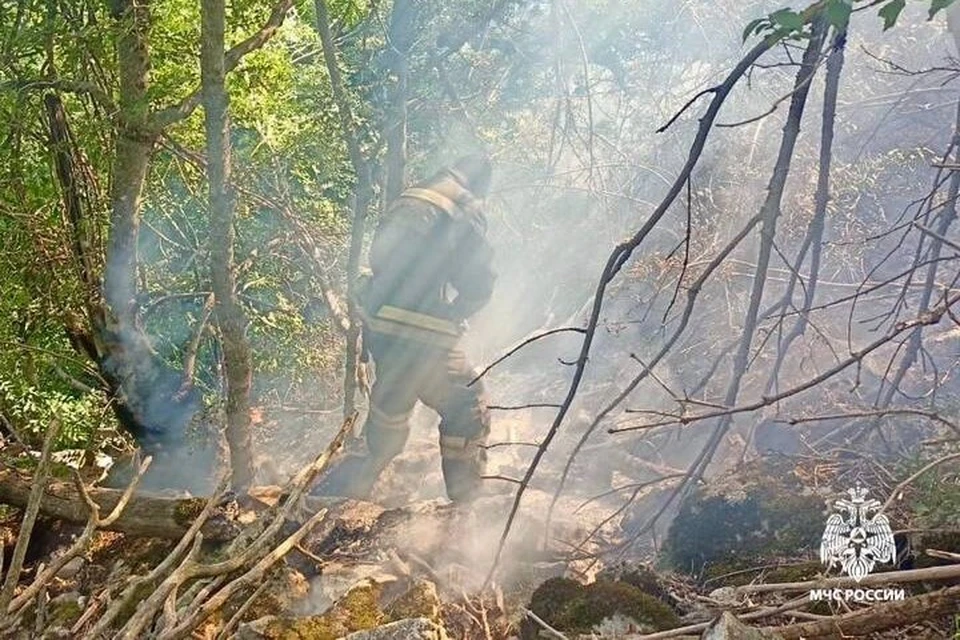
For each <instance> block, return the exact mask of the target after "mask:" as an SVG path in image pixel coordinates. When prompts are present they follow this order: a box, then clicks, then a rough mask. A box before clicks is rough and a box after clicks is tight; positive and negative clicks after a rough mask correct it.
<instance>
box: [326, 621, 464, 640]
mask: <svg viewBox="0 0 960 640" xmlns="http://www.w3.org/2000/svg"><path fill="white" fill-rule="evenodd" d="M446 637H447V634H446V632H444V630H443V627H441V626H439V625H438V624H436V623H434V622H432V621H430V620H428V619H427V618H406V619H404V620H397V621H396V622H391V623H390V624H385V625H383V626H380V627H376V628H374V629H368V630H366V631H357V632H355V633H351V634H350V635H348V636H345V637H344V639H343V640H445V639H446Z"/></svg>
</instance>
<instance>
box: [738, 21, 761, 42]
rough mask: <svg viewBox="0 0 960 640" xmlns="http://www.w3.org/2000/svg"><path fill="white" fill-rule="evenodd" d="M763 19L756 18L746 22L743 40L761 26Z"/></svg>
mask: <svg viewBox="0 0 960 640" xmlns="http://www.w3.org/2000/svg"><path fill="white" fill-rule="evenodd" d="M764 20H765V19H764V18H757V19H756V20H751V21H750V22H749V23H747V28H746V29H744V30H743V41H744V42H746V41H747V38H749V37H750V36H752V35H753V34H754V33H756V32H757V31H759V30H760V29H762V28H763V23H764Z"/></svg>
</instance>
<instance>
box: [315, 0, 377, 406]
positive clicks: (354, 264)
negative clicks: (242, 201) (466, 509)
mask: <svg viewBox="0 0 960 640" xmlns="http://www.w3.org/2000/svg"><path fill="white" fill-rule="evenodd" d="M314 7H315V8H316V12H317V33H318V35H319V36H320V42H321V44H322V46H323V59H324V62H325V63H326V66H327V73H328V74H329V75H330V89H331V92H332V93H333V100H334V103H335V104H336V106H337V113H338V115H339V116H340V128H341V130H342V131H343V139H344V142H345V143H346V146H347V153H348V155H349V156H350V164H351V165H353V170H354V172H355V173H356V175H357V185H356V190H355V192H354V197H353V221H352V224H351V227H350V250H349V253H348V255H347V310H348V314H349V316H350V326H349V327H348V328H347V332H346V335H347V345H346V355H345V359H344V379H343V415H344V417H346V416H349V415H351V414H352V413H353V412H354V409H355V406H356V393H357V375H358V373H359V369H358V363H359V346H360V324H359V323H358V322H357V317H358V316H359V313H358V310H357V308H356V297H357V296H356V285H357V278H358V276H359V274H360V254H361V253H362V251H363V235H364V230H365V227H366V220H367V208H368V207H369V205H370V200H371V196H372V182H371V181H372V178H371V176H370V166H369V165H368V164H367V162H366V160H365V159H364V157H363V152H362V151H361V149H360V138H359V136H358V135H357V133H356V126H355V125H354V121H353V112H352V110H351V108H350V100H349V97H348V96H347V93H346V90H345V89H344V86H343V79H342V77H341V76H340V67H339V66H338V62H337V50H336V45H335V43H334V42H333V34H332V33H331V32H330V15H329V12H328V11H327V4H326V2H325V0H315V2H314Z"/></svg>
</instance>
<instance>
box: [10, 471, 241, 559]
mask: <svg viewBox="0 0 960 640" xmlns="http://www.w3.org/2000/svg"><path fill="white" fill-rule="evenodd" d="M32 486H33V478H31V477H30V476H29V475H27V474H25V473H23V472H21V471H19V470H17V469H14V468H12V467H10V466H7V465H4V464H2V463H0V503H2V504H7V505H10V506H13V507H19V508H23V507H25V506H26V505H27V501H28V500H29V498H30V488H31V487H32ZM88 493H89V494H90V497H91V498H92V499H93V501H94V502H96V503H97V504H98V505H99V506H100V511H101V513H110V512H111V511H113V508H114V507H115V506H116V505H117V503H118V502H119V501H120V498H121V496H122V495H123V491H119V490H117V489H103V488H92V489H89V490H88ZM206 503H207V498H202V497H201V498H196V497H194V498H170V497H164V496H157V495H151V494H146V493H138V494H136V495H134V496H133V497H132V498H131V499H130V502H129V503H128V504H127V506H126V508H124V510H123V512H122V513H121V514H120V516H119V517H118V518H117V519H116V521H114V522H112V523H111V524H110V525H109V526H108V527H106V528H108V529H110V530H112V531H119V532H122V533H127V534H130V535H135V536H145V537H154V538H168V539H171V540H178V539H180V538H181V537H183V534H185V533H186V532H187V529H189V528H190V524H191V523H192V522H193V520H194V519H195V518H196V517H197V516H198V515H199V514H200V512H201V511H202V510H203V507H204V505H205V504H206ZM40 513H42V514H43V515H46V516H50V517H52V518H57V519H59V520H66V521H68V522H75V523H77V524H84V523H86V522H87V519H88V518H89V517H90V509H89V508H88V507H87V505H86V503H85V502H84V498H83V496H82V495H80V492H79V491H78V490H77V487H76V485H75V484H74V483H72V482H62V481H56V480H53V481H48V482H47V485H46V487H45V488H44V491H43V499H42V501H41V503H40ZM239 530H240V527H239V525H238V523H236V522H235V521H233V520H232V519H231V517H230V516H229V515H228V514H227V512H226V510H225V509H224V508H221V507H215V509H214V513H212V514H211V516H210V518H208V519H207V521H206V522H205V523H204V525H203V527H201V529H200V531H201V533H202V534H203V538H204V539H205V540H213V541H224V540H231V539H233V538H234V537H236V535H237V533H238V532H239Z"/></svg>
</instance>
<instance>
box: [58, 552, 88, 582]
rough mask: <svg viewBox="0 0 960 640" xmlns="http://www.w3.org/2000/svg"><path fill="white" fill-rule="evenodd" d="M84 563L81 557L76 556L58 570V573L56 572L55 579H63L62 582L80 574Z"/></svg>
mask: <svg viewBox="0 0 960 640" xmlns="http://www.w3.org/2000/svg"><path fill="white" fill-rule="evenodd" d="M84 562H85V561H84V559H83V557H82V556H77V557H76V558H74V559H72V560H70V561H69V562H67V564H65V565H63V567H61V568H60V571H58V572H57V577H58V578H63V579H64V580H69V579H70V578H72V577H74V576H75V575H77V574H78V573H79V572H80V569H82V568H83V563H84Z"/></svg>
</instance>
